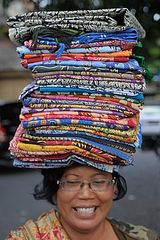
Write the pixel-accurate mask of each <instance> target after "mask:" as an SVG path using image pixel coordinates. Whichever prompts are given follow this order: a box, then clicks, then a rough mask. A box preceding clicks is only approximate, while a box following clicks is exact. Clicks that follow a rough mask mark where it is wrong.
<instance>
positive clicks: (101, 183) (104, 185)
mask: <svg viewBox="0 0 160 240" xmlns="http://www.w3.org/2000/svg"><path fill="white" fill-rule="evenodd" d="M112 185H113V181H112V180H109V179H101V180H96V181H92V182H91V188H92V190H94V191H106V190H108V189H109V188H110V187H111V186H112Z"/></svg>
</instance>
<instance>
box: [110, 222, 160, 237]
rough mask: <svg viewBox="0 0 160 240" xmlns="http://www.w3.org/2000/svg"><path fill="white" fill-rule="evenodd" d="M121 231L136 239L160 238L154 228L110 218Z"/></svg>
mask: <svg viewBox="0 0 160 240" xmlns="http://www.w3.org/2000/svg"><path fill="white" fill-rule="evenodd" d="M110 221H111V223H112V224H113V225H114V226H116V227H117V228H118V229H119V230H120V231H122V232H124V233H125V234H126V235H128V236H129V237H131V238H133V239H136V240H160V235H158V233H156V232H155V231H154V230H151V229H149V228H146V227H145V226H141V225H134V224H131V223H127V222H122V221H118V220H115V219H111V220H110Z"/></svg>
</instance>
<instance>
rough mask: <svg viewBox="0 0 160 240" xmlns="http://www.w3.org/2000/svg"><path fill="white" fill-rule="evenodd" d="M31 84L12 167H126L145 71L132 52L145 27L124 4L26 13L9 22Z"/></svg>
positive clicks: (136, 141)
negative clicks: (117, 7)
mask: <svg viewBox="0 0 160 240" xmlns="http://www.w3.org/2000/svg"><path fill="white" fill-rule="evenodd" d="M8 24H9V26H10V29H9V36H10V39H11V40H12V41H13V42H15V43H16V44H18V45H19V46H17V53H18V54H19V57H20V61H21V64H22V65H23V66H24V67H25V68H28V69H29V70H30V71H32V75H33V81H32V83H31V84H29V85H28V86H26V87H25V89H24V90H23V91H22V93H21V95H20V100H21V101H22V103H23V107H22V110H21V114H20V121H21V124H20V126H19V127H18V129H17V131H16V134H15V136H14V138H13V140H12V141H11V143H10V151H11V154H12V155H13V157H14V165H15V166H17V167H28V168H59V167H64V166H68V165H70V164H72V163H74V162H79V163H82V164H86V165H89V166H94V167H96V168H98V169H101V170H104V171H110V172H112V171H118V169H119V166H126V165H130V164H132V162H133V156H134V153H135V150H136V147H140V145H141V131H140V123H139V114H140V110H141V109H142V108H143V90H144V87H145V78H144V75H145V69H144V67H142V66H140V64H139V62H138V61H137V60H136V58H135V56H134V54H133V50H134V48H135V47H136V46H137V44H138V42H139V39H140V38H143V37H145V31H144V30H143V28H142V26H141V25H140V24H139V22H138V21H137V19H136V18H135V17H134V16H133V15H132V14H131V12H130V11H129V10H128V9H126V8H121V9H102V10H79V11H63V12H62V11H60V12H54V11H53V12H44V11H43V12H32V13H27V14H21V15H17V16H15V17H11V18H10V19H9V20H8Z"/></svg>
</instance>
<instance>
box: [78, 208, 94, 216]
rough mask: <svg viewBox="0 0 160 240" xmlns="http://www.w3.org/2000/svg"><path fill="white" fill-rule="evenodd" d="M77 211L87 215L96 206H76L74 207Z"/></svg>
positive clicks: (91, 212) (92, 211)
mask: <svg viewBox="0 0 160 240" xmlns="http://www.w3.org/2000/svg"><path fill="white" fill-rule="evenodd" d="M74 210H75V211H76V212H77V213H80V214H84V215H88V214H93V213H94V212H95V210H96V207H77V208H74Z"/></svg>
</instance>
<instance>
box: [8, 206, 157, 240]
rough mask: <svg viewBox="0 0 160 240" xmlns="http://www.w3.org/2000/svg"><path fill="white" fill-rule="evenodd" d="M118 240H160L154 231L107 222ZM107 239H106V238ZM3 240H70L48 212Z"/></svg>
mask: <svg viewBox="0 0 160 240" xmlns="http://www.w3.org/2000/svg"><path fill="white" fill-rule="evenodd" d="M109 221H110V223H111V225H112V227H113V229H114V231H115V233H116V235H117V237H118V239H120V240H160V236H158V235H157V234H156V233H155V232H154V231H152V230H149V229H147V228H146V227H143V226H139V225H137V226H136V225H133V224H128V223H122V222H119V221H116V220H113V219H112V220H109ZM106 239H107V238H106ZM5 240H70V238H69V237H68V235H67V233H66V232H65V231H64V229H63V227H62V225H61V223H60V222H59V219H58V214H57V213H56V212H55V211H54V210H53V209H51V210H49V211H47V212H45V213H44V214H42V215H41V216H40V217H39V218H38V219H37V221H35V222H33V221H32V220H29V221H27V222H26V223H25V224H24V225H23V226H21V227H19V228H18V229H17V230H16V231H11V232H10V234H9V235H8V236H7V237H6V238H5Z"/></svg>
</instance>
